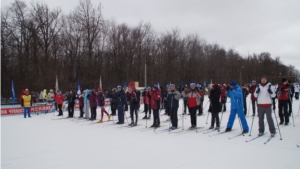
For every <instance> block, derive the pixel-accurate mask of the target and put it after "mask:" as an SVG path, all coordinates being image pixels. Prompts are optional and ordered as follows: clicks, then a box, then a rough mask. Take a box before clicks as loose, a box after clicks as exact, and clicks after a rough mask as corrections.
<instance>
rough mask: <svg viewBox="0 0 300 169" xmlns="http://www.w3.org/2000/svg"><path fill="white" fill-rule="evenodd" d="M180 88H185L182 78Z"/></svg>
mask: <svg viewBox="0 0 300 169" xmlns="http://www.w3.org/2000/svg"><path fill="white" fill-rule="evenodd" d="M180 90H184V83H183V81H182V80H181V81H180Z"/></svg>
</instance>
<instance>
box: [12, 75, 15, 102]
mask: <svg viewBox="0 0 300 169" xmlns="http://www.w3.org/2000/svg"><path fill="white" fill-rule="evenodd" d="M11 99H12V102H13V104H14V103H15V84H14V80H13V79H11Z"/></svg>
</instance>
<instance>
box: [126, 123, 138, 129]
mask: <svg viewBox="0 0 300 169" xmlns="http://www.w3.org/2000/svg"><path fill="white" fill-rule="evenodd" d="M137 126H141V124H137V125H136V126H123V127H127V128H133V127H137Z"/></svg>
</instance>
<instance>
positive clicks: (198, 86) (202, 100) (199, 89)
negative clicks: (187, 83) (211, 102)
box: [197, 84, 204, 116]
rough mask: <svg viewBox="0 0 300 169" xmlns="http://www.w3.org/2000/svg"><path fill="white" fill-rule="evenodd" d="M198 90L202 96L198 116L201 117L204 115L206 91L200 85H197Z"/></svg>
mask: <svg viewBox="0 0 300 169" xmlns="http://www.w3.org/2000/svg"><path fill="white" fill-rule="evenodd" d="M197 90H198V93H199V95H200V96H201V99H200V105H199V106H198V110H199V113H198V116H201V115H202V114H203V102H204V90H203V89H202V87H201V85H200V84H197Z"/></svg>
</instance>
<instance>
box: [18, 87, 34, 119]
mask: <svg viewBox="0 0 300 169" xmlns="http://www.w3.org/2000/svg"><path fill="white" fill-rule="evenodd" d="M21 103H22V107H23V108H24V118H26V115H27V114H28V117H31V116H30V107H31V106H32V99H31V95H30V94H29V91H28V90H25V95H23V96H22V102H21Z"/></svg>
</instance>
